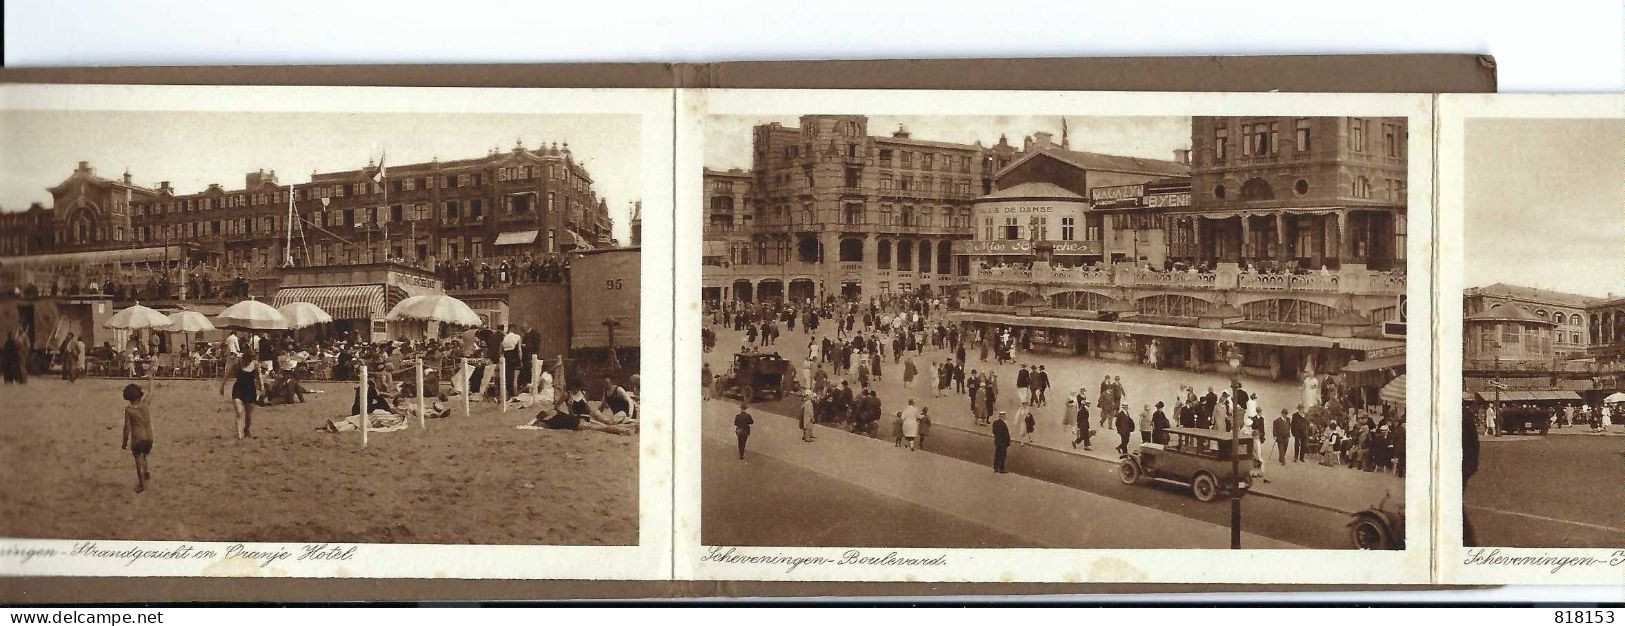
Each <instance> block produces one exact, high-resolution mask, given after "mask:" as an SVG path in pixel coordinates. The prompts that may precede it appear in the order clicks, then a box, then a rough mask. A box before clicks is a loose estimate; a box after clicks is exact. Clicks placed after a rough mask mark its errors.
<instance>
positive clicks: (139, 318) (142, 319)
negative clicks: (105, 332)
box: [102, 302, 174, 330]
mask: <svg viewBox="0 0 1625 626" xmlns="http://www.w3.org/2000/svg"><path fill="white" fill-rule="evenodd" d="M171 324H174V322H173V321H170V319H169V317H168V316H166V315H164V314H163V313H159V312H157V311H155V310H153V309H150V308H147V307H144V306H141V303H139V302H137V303H136V304H134V305H131V306H130V307H129V308H127V309H124V310H122V311H119V312H117V313H114V314H113V317H110V318H107V322H106V323H103V324H102V326H105V327H107V328H112V329H116V330H141V329H143V328H159V329H167V328H168V327H169V326H170V325H171Z"/></svg>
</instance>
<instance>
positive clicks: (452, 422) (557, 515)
mask: <svg viewBox="0 0 1625 626" xmlns="http://www.w3.org/2000/svg"><path fill="white" fill-rule="evenodd" d="M670 105H671V92H670V91H669V90H589V89H578V90H567V89H558V90H542V89H537V90H524V89H397V88H339V87H314V88H300V87H265V88H258V87H180V86H175V87H164V86H144V87H133V86H59V85H8V86H4V87H0V137H4V140H3V143H4V145H5V150H4V153H3V154H0V162H3V163H4V165H3V166H0V206H4V209H5V211H4V213H0V232H3V233H4V236H3V237H0V282H3V283H4V285H5V293H4V295H0V330H3V331H4V332H5V334H6V337H5V342H4V346H5V347H4V361H3V366H4V367H3V369H4V373H5V381H6V384H5V385H4V387H0V405H3V406H4V407H6V408H5V410H4V414H5V421H6V423H7V427H6V428H5V429H4V430H5V434H4V435H0V468H3V471H4V479H5V480H4V481H0V537H5V538H6V539H4V540H0V572H4V573H5V574H7V575H69V574H71V575H97V576H112V575H117V576H126V575H138V576H158V575H163V576H293V577H395V578H399V577H438V578H572V579H603V578H615V579H650V578H665V577H668V576H670V565H669V563H670V559H671V546H670V535H671V533H670V511H671V490H670V484H671V475H670V472H671V447H670V446H671V435H670V432H671V422H670V416H671V415H672V411H671V405H670V400H669V398H670V390H669V389H668V387H667V385H668V384H669V378H668V377H666V376H663V375H660V374H661V373H662V372H664V371H665V366H664V364H665V363H667V362H669V360H670V356H669V354H670V353H669V350H670V347H671V345H672V344H671V326H670V324H669V317H670V316H669V315H667V310H668V306H669V302H670V299H671V292H670V290H669V288H668V286H669V285H670V278H669V274H668V269H667V265H666V261H665V259H667V258H669V257H670V254H671V251H670V247H669V242H670V239H669V237H655V238H650V239H649V240H648V241H647V242H645V241H644V238H643V235H642V230H643V229H644V228H648V229H650V230H652V231H655V232H669V222H668V219H669V216H670V215H671V209H670V207H669V204H668V200H669V198H670V197H671V193H670V182H671V177H670V175H669V172H670V171H671V163H670V155H671V145H672V135H671V128H672V126H671V110H670ZM279 171H280V173H279ZM649 258H652V259H654V260H653V261H652V262H651V261H647V259H649ZM648 374H654V375H653V376H648Z"/></svg>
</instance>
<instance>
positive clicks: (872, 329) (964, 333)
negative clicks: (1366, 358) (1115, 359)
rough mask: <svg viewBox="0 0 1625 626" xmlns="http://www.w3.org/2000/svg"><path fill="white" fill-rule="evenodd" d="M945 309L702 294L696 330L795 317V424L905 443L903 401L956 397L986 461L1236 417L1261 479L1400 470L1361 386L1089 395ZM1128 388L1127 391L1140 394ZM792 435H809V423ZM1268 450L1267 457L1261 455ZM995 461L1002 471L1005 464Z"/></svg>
mask: <svg viewBox="0 0 1625 626" xmlns="http://www.w3.org/2000/svg"><path fill="white" fill-rule="evenodd" d="M949 308H951V306H950V302H948V301H947V300H945V299H943V298H933V297H923V296H918V295H890V296H885V297H874V298H870V299H868V300H867V301H863V302H854V301H840V300H836V299H834V298H826V299H824V300H823V301H810V300H803V301H800V302H783V301H771V302H758V303H744V302H738V301H733V302H710V303H708V304H707V309H706V312H705V315H706V321H707V323H706V326H705V329H704V330H703V331H702V333H701V338H702V344H703V345H704V346H705V348H706V349H707V350H710V349H711V348H712V347H714V346H715V345H716V342H717V336H716V329H719V328H721V329H731V330H733V331H734V332H736V333H739V334H740V335H741V336H742V337H743V339H744V347H743V349H744V350H746V351H752V350H755V351H767V350H775V351H777V350H778V349H777V348H776V346H778V345H779V342H780V341H781V334H782V333H784V332H789V333H794V332H796V329H797V327H798V325H799V326H800V328H801V329H802V330H803V332H805V333H807V335H806V337H805V341H806V351H805V354H804V355H803V354H801V353H799V352H798V351H797V350H794V349H791V350H787V352H789V353H790V356H789V357H787V358H789V359H790V360H791V362H792V363H793V364H794V366H795V372H794V375H793V376H787V377H786V378H787V383H786V387H787V389H788V390H790V391H793V392H798V393H800V394H801V398H802V405H803V408H802V410H801V413H802V416H801V422H802V424H803V427H804V428H806V427H810V425H812V424H828V425H833V426H837V427H841V428H844V429H847V430H850V431H852V432H856V433H863V434H867V435H870V436H875V437H880V438H883V439H887V438H889V439H892V440H893V441H894V442H896V443H898V444H899V445H910V447H911V449H917V448H919V447H922V446H923V444H924V440H925V439H926V436H925V434H924V433H925V432H928V430H929V428H930V423H931V415H930V411H929V409H928V407H923V406H916V403H915V400H914V398H923V397H926V396H927V395H929V396H930V397H933V398H940V397H944V396H960V397H962V398H963V401H964V402H965V403H966V405H965V406H966V414H967V415H968V416H969V417H970V418H971V424H972V425H974V426H976V427H985V428H989V429H990V431H991V432H992V434H993V435H994V442H995V454H996V459H1002V457H1003V452H1002V451H1001V450H1002V448H1003V447H1004V446H1008V445H1010V444H1011V443H1012V442H1015V443H1031V442H1033V441H1034V440H1035V435H1036V432H1037V431H1039V430H1044V429H1047V428H1061V429H1066V431H1067V434H1068V436H1069V438H1070V439H1071V445H1072V446H1073V447H1074V448H1077V447H1080V446H1081V447H1082V448H1083V449H1084V450H1093V446H1094V443H1095V442H1094V438H1095V436H1096V435H1097V434H1098V433H1099V432H1100V430H1105V431H1106V432H1109V433H1112V434H1113V435H1115V441H1114V442H1111V443H1115V449H1116V451H1117V453H1118V454H1127V453H1128V452H1129V451H1130V450H1132V449H1133V447H1134V446H1136V445H1139V444H1145V443H1158V444H1161V443H1166V442H1167V441H1168V438H1169V436H1168V429H1169V428H1173V427H1184V428H1203V429H1218V430H1224V431H1229V430H1231V429H1232V427H1233V426H1235V427H1238V428H1239V429H1240V431H1241V432H1242V433H1243V436H1248V437H1252V438H1254V439H1255V440H1256V446H1255V449H1256V450H1260V451H1261V452H1260V453H1258V454H1255V455H1254V456H1255V457H1257V458H1256V459H1255V467H1254V475H1255V476H1257V477H1259V478H1260V479H1263V480H1268V478H1267V477H1266V476H1265V474H1266V472H1265V466H1266V465H1268V464H1272V463H1273V464H1285V463H1292V462H1307V463H1318V464H1320V465H1326V466H1337V467H1348V468H1355V469H1359V470H1364V471H1371V472H1394V473H1396V474H1398V475H1400V476H1403V474H1404V469H1405V468H1404V453H1403V451H1404V446H1405V443H1404V441H1405V434H1404V433H1405V425H1404V420H1403V416H1402V415H1401V413H1400V412H1399V410H1398V409H1397V408H1396V407H1393V406H1391V405H1388V404H1386V403H1378V404H1364V403H1360V404H1355V403H1353V402H1352V400H1351V399H1352V398H1359V397H1361V394H1359V393H1358V392H1357V391H1356V390H1355V389H1352V388H1345V387H1347V386H1346V385H1344V384H1342V383H1341V382H1340V379H1339V378H1338V377H1336V376H1324V375H1321V376H1311V377H1310V378H1309V380H1308V381H1306V385H1305V390H1306V391H1305V394H1304V398H1303V402H1302V403H1299V404H1297V405H1296V406H1294V407H1271V408H1273V409H1275V410H1277V411H1278V412H1279V413H1278V415H1274V416H1272V415H1271V412H1270V411H1267V409H1266V407H1264V406H1262V403H1261V402H1260V401H1259V398H1258V396H1257V394H1256V393H1251V392H1249V391H1248V390H1247V389H1246V388H1245V386H1244V385H1243V384H1241V383H1240V382H1236V383H1235V384H1233V385H1231V386H1225V387H1224V388H1222V389H1214V388H1212V387H1208V388H1206V390H1205V391H1198V390H1197V389H1196V388H1195V387H1194V386H1191V385H1180V388H1179V390H1178V392H1177V393H1174V394H1172V395H1171V396H1169V397H1167V398H1164V399H1161V400H1158V399H1155V398H1154V397H1153V398H1148V399H1146V400H1144V401H1141V402H1134V403H1131V401H1130V398H1131V395H1130V390H1128V389H1125V386H1124V382H1123V379H1122V377H1121V376H1111V375H1108V376H1104V378H1103V380H1102V381H1101V382H1100V384H1099V387H1098V389H1096V390H1095V395H1094V396H1093V397H1092V398H1091V397H1090V389H1088V388H1087V387H1082V386H1080V387H1076V388H1075V391H1074V390H1073V389H1074V388H1073V387H1072V386H1071V385H1070V384H1066V383H1063V382H1062V381H1060V380H1058V379H1057V378H1056V375H1055V374H1054V373H1052V372H1051V369H1050V368H1049V367H1048V365H1047V364H1045V363H1041V362H1039V361H1042V360H1043V359H1044V357H1043V356H1041V355H1040V354H1039V353H1037V352H1034V351H1032V345H1031V342H1032V339H1031V333H1030V332H1028V329H1023V328H1013V327H1006V326H997V325H979V324H978V325H970V326H966V327H964V328H961V327H960V326H959V325H958V324H952V323H947V322H945V321H944V318H943V316H942V313H944V312H945V311H946V310H947V309H949ZM824 324H833V325H834V328H835V332H834V333H822V334H820V333H818V332H817V331H818V329H819V327H820V326H821V325H824ZM781 328H782V329H783V330H782V331H781V330H780V329H781ZM794 341H795V343H796V344H799V343H800V342H801V341H802V339H800V338H797V339H795V340H794ZM971 359H979V360H977V361H974V362H973V361H972V360H971ZM990 359H991V365H992V366H1003V365H1013V366H1016V367H1017V368H1018V369H1017V370H1016V372H1015V373H1014V375H1013V377H1012V378H1013V379H1004V380H1003V381H1002V382H1001V377H1000V374H999V373H998V372H997V371H995V368H994V367H991V366H989V361H990ZM703 367H704V369H703V371H702V373H701V377H702V382H703V384H705V385H707V387H708V388H707V389H706V390H705V392H704V394H705V395H706V397H713V396H715V395H717V391H718V389H716V388H711V387H712V386H714V385H716V384H717V383H718V381H719V380H721V379H720V378H719V377H717V376H715V373H713V372H712V371H711V370H710V366H709V364H706V365H704V366H703ZM888 375H890V376H896V377H898V378H900V379H901V381H902V383H903V387H904V388H905V389H906V390H908V392H907V394H908V395H907V396H906V397H903V398H894V399H892V402H903V403H904V406H903V407H902V408H888V407H886V406H885V404H886V403H885V402H883V399H882V398H881V396H880V395H879V394H878V393H877V390H876V386H877V385H878V383H879V381H880V380H883V379H885V378H887V376H888ZM1006 375H1009V373H1008V370H1006ZM1006 384H1008V385H1011V387H1010V388H1009V389H1008V390H1006V389H1005V387H1004V385H1006ZM1135 392H1136V396H1138V394H1139V393H1140V390H1135ZM1001 399H1003V402H1005V404H1004V405H1003V406H1007V407H1008V406H1014V409H1013V410H1014V415H1013V416H1012V415H1011V414H1010V410H1011V409H1005V410H1000V408H999V407H1000V406H1001V405H1000V402H1001ZM1135 404H1138V405H1139V406H1138V407H1136V406H1135ZM938 406H939V408H940V405H938ZM1051 407H1055V408H1051ZM1057 411H1058V412H1059V415H1058V416H1057V415H1055V413H1056V412H1057ZM939 420H940V416H939ZM1057 422H1058V423H1057ZM1097 427H1098V429H1097ZM1001 432H1002V433H1003V435H1002V436H1001V435H1000V433H1001ZM803 438H804V440H810V438H811V436H810V431H808V432H807V433H806V434H804V437H803ZM1272 447H1273V448H1274V452H1275V453H1274V454H1269V453H1266V452H1262V451H1265V450H1269V449H1270V448H1272ZM995 465H996V469H1002V463H997V462H996V463H995Z"/></svg>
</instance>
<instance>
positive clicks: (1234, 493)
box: [1224, 342, 1256, 550]
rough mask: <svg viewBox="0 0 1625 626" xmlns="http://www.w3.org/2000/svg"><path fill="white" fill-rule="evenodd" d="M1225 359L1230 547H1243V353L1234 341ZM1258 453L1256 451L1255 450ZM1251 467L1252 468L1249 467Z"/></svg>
mask: <svg viewBox="0 0 1625 626" xmlns="http://www.w3.org/2000/svg"><path fill="white" fill-rule="evenodd" d="M1224 353H1225V360H1226V362H1227V363H1228V364H1229V365H1230V401H1231V406H1232V409H1231V415H1230V477H1231V483H1230V549H1232V550H1240V549H1241V484H1242V480H1241V422H1242V420H1245V419H1247V416H1246V414H1245V412H1244V413H1243V414H1242V415H1240V416H1237V415H1235V412H1234V406H1235V402H1236V398H1238V397H1240V395H1239V394H1240V393H1241V354H1240V352H1238V351H1237V350H1236V345H1235V344H1234V343H1230V342H1225V344H1224ZM1254 453H1255V454H1256V451H1255V452H1254ZM1249 469H1250V468H1249Z"/></svg>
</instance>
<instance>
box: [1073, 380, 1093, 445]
mask: <svg viewBox="0 0 1625 626" xmlns="http://www.w3.org/2000/svg"><path fill="white" fill-rule="evenodd" d="M1090 427H1091V424H1089V397H1088V395H1086V394H1085V393H1084V392H1083V388H1082V387H1079V388H1078V436H1077V437H1076V438H1074V439H1073V440H1072V447H1074V448H1076V447H1078V442H1080V441H1081V442H1083V449H1084V450H1093V449H1094V448H1093V447H1091V446H1090V444H1089V428H1090Z"/></svg>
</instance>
